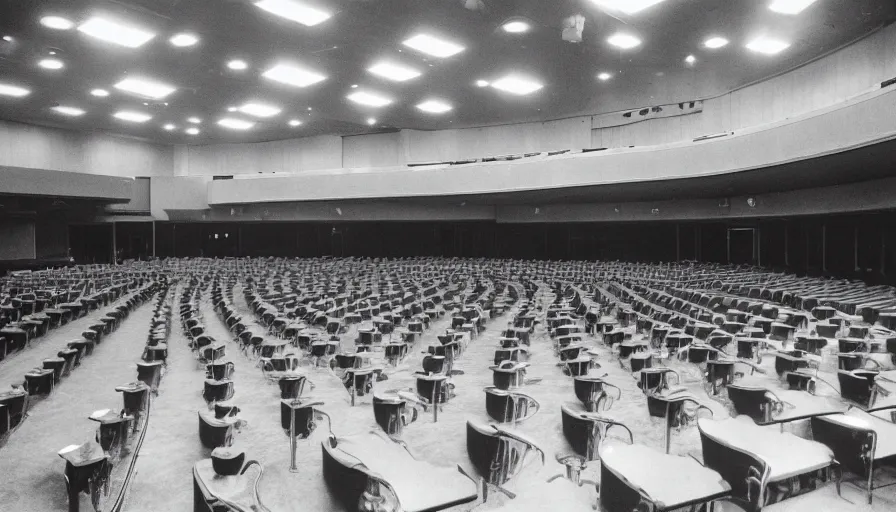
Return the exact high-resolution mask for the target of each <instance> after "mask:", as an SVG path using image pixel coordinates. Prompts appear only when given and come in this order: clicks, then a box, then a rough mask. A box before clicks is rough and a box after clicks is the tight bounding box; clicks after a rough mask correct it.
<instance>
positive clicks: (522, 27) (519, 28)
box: [501, 20, 532, 34]
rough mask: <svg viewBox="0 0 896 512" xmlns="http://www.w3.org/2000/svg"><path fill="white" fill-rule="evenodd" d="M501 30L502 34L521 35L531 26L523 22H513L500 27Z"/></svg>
mask: <svg viewBox="0 0 896 512" xmlns="http://www.w3.org/2000/svg"><path fill="white" fill-rule="evenodd" d="M501 28H502V29H504V32H507V33H510V34H522V33H524V32H528V31H529V29H530V28H532V26H531V25H529V24H528V23H526V22H525V21H523V20H513V21H508V22H507V23H505V24H503V25H501Z"/></svg>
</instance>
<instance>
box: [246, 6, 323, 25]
mask: <svg viewBox="0 0 896 512" xmlns="http://www.w3.org/2000/svg"><path fill="white" fill-rule="evenodd" d="M255 5H256V7H260V8H261V9H264V10H265V11H268V12H269V13H271V14H276V15H277V16H280V17H283V18H286V19H288V20H291V21H296V22H298V23H301V24H302V25H305V26H306V27H313V26H314V25H317V24H318V23H322V22H324V21H326V20H328V19H330V16H332V15H331V14H330V13H328V12H324V11H321V10H319V9H315V8H313V7H309V6H308V5H305V4H303V3H301V2H296V1H295V0H261V1H260V2H256V3H255Z"/></svg>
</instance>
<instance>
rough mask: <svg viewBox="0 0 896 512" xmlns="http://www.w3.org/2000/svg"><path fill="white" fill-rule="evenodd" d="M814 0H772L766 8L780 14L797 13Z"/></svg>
mask: <svg viewBox="0 0 896 512" xmlns="http://www.w3.org/2000/svg"><path fill="white" fill-rule="evenodd" d="M814 3H815V0H772V3H771V4H769V6H768V8H769V9H771V10H773V11H775V12H777V13H781V14H799V13H801V12H803V9H805V8H806V7H809V6H810V5H812V4H814Z"/></svg>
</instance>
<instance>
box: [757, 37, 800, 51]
mask: <svg viewBox="0 0 896 512" xmlns="http://www.w3.org/2000/svg"><path fill="white" fill-rule="evenodd" d="M747 48H748V49H750V50H753V51H754V52H758V53H764V54H766V55H775V54H776V53H781V52H783V51H784V50H786V49H788V48H790V43H785V42H784V41H781V40H778V39H771V38H767V37H760V38H758V39H754V40H752V41H750V42H749V43H748V44H747Z"/></svg>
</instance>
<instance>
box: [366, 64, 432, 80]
mask: <svg viewBox="0 0 896 512" xmlns="http://www.w3.org/2000/svg"><path fill="white" fill-rule="evenodd" d="M367 71H370V72H371V73H373V74H374V75H379V76H381V77H383V78H388V79H389V80H394V81H396V82H404V81H405V80H410V79H412V78H417V77H418V76H420V72H419V71H417V70H416V69H412V68H409V67H405V66H402V65H400V64H393V63H391V62H378V63H376V64H374V65H373V66H371V67H369V68H367Z"/></svg>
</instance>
